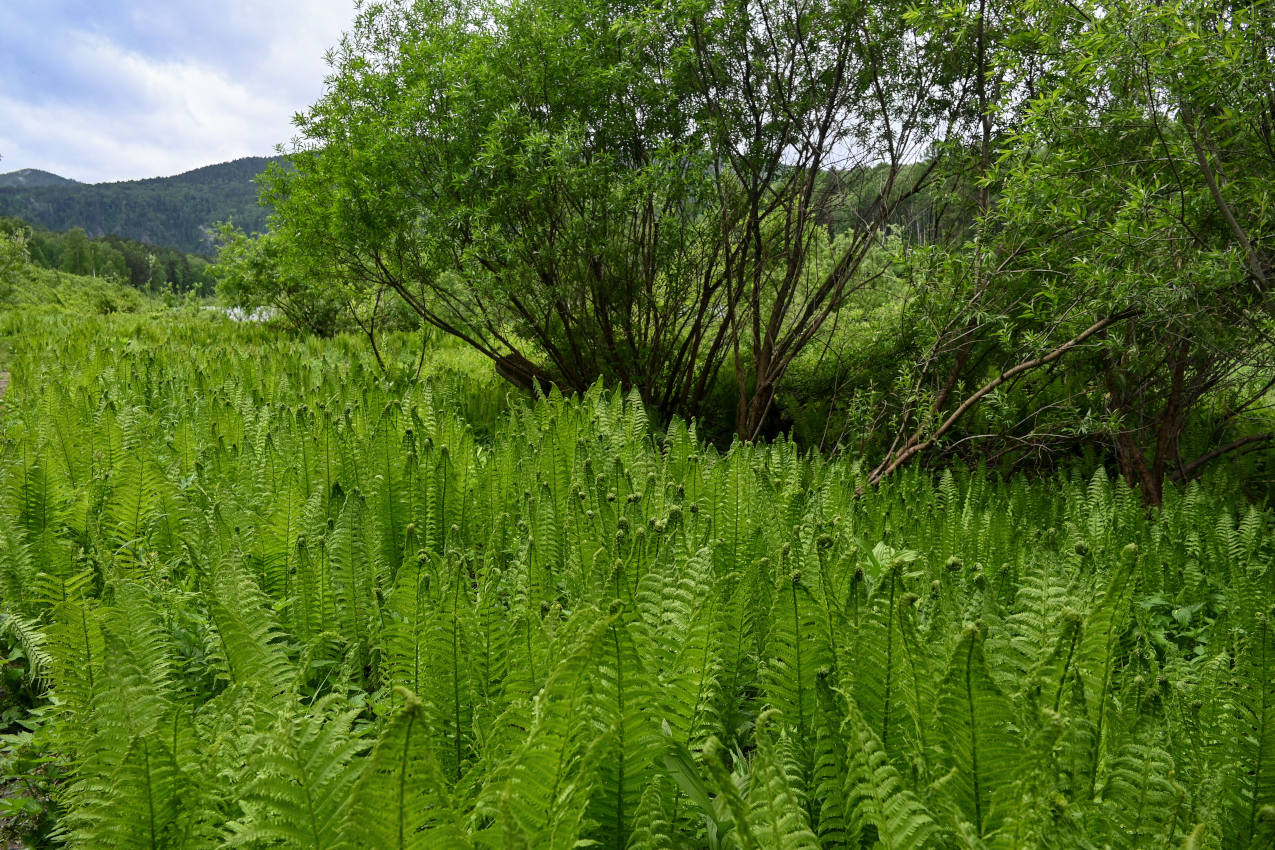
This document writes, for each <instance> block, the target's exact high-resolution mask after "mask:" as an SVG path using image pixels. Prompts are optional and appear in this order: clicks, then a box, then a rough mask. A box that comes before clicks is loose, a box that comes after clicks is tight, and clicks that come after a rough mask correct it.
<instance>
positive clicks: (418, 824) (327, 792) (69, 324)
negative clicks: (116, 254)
mask: <svg viewBox="0 0 1275 850" xmlns="http://www.w3.org/2000/svg"><path fill="white" fill-rule="evenodd" d="M12 321H16V320H11V322H12ZM9 330H10V331H12V330H14V327H10V328H9ZM401 354H402V358H403V359H404V362H402V363H401V365H399V366H394V365H392V366H391V371H392V376H391V377H387V376H385V375H383V374H382V373H381V372H380V371H379V370H378V368H377V367H376V364H375V361H372V360H369V357H368V356H367V355H365V354H364V352H363V348H362V347H361V346H360V345H358V344H357V343H356V342H352V341H350V342H343V341H341V340H337V341H335V342H327V343H321V342H317V341H300V342H298V341H281V340H279V339H277V338H272V337H270V336H268V335H267V334H266V333H265V332H263V331H262V330H261V329H259V328H254V327H231V326H230V325H229V324H227V323H214V322H212V321H211V320H208V321H204V320H193V319H192V320H172V321H168V322H166V323H163V324H161V323H158V322H155V321H154V320H148V319H136V318H129V317H118V316H117V317H108V318H104V319H95V320H69V319H65V318H44V319H39V320H35V319H30V320H25V321H24V322H23V325H22V333H21V334H20V335H19V336H17V337H16V338H15V340H14V352H13V363H12V369H13V385H12V387H11V389H10V392H9V395H8V396H7V397H6V399H5V400H4V402H3V409H2V411H0V439H2V440H3V442H2V444H0V445H2V449H0V462H2V468H0V482H2V484H3V509H2V510H0V593H2V594H3V596H2V605H3V612H4V623H5V626H4V629H5V634H6V639H7V640H8V642H9V644H10V645H11V646H14V647H17V648H19V649H20V654H21V655H22V656H23V657H24V658H26V659H27V660H28V663H29V673H30V676H31V677H32V679H33V680H34V682H35V683H36V685H37V687H38V688H42V689H43V688H47V694H48V704H47V705H46V706H45V707H44V708H42V709H40V711H41V715H40V720H41V722H40V724H39V727H38V728H39V731H38V733H37V736H36V737H37V739H38V741H39V742H40V745H41V746H43V747H45V748H46V749H47V750H48V751H49V752H52V753H55V754H56V755H57V757H58V758H59V759H60V760H61V761H62V762H63V764H64V765H65V766H66V767H67V770H68V776H69V779H68V780H67V781H66V782H65V783H63V784H62V785H61V786H60V787H59V789H58V792H57V798H56V802H57V805H58V807H59V813H58V815H59V823H60V829H61V830H62V832H63V833H64V834H65V836H66V837H67V838H68V839H69V841H70V843H71V844H72V845H73V846H79V847H113V848H131V847H211V846H222V845H224V846H233V847H312V848H333V847H348V848H368V847H370V848H395V847H430V848H432V847H444V848H451V847H457V848H462V847H475V848H477V847H501V848H515V847H526V848H555V847H562V848H569V847H576V846H590V845H591V846H599V847H612V848H674V847H723V848H727V847H728V848H790V847H791V848H798V847H809V848H817V847H826V848H836V847H852V848H868V847H884V848H921V847H935V848H939V847H979V848H981V847H987V848H998V847H1003V848H1019V847H1058V848H1083V847H1094V848H1099V847H1113V848H1115V847H1165V846H1174V847H1176V846H1189V847H1217V848H1242V847H1267V846H1270V842H1271V840H1272V836H1275V632H1273V630H1272V623H1271V617H1272V603H1273V602H1275V592H1273V589H1272V581H1273V580H1275V576H1273V575H1272V570H1271V568H1270V563H1271V560H1272V537H1271V515H1270V514H1269V512H1266V511H1264V510H1261V509H1259V508H1257V507H1246V506H1243V505H1239V504H1235V503H1233V502H1232V500H1231V499H1230V498H1229V496H1228V490H1227V487H1226V486H1225V482H1219V481H1215V482H1213V483H1211V484H1206V485H1193V486H1192V487H1191V488H1189V489H1186V490H1184V491H1181V492H1176V493H1171V494H1170V495H1169V496H1168V498H1166V504H1165V507H1164V509H1163V511H1162V512H1157V513H1155V514H1153V515H1152V514H1148V512H1147V511H1146V510H1145V509H1144V508H1143V507H1142V506H1141V504H1140V503H1139V500H1138V498H1137V497H1136V495H1135V494H1133V493H1132V492H1130V491H1129V490H1128V489H1126V488H1125V487H1124V486H1123V485H1122V484H1118V483H1111V482H1109V481H1108V480H1107V479H1106V478H1105V477H1103V476H1102V475H1101V474H1099V475H1097V476H1095V477H1092V478H1088V479H1085V478H1081V477H1072V478H1060V479H1058V480H1056V481H1055V482H1054V483H1052V484H1048V483H1046V484H1041V483H1036V484H1027V483H1024V482H1021V481H1016V482H1012V483H1008V484H993V483H989V482H988V481H987V480H986V479H984V478H982V477H978V476H972V475H967V474H964V473H944V474H943V475H942V476H941V477H939V478H937V479H934V480H932V479H931V478H929V477H924V476H922V475H921V474H920V473H910V474H904V475H901V476H900V477H899V478H898V479H897V480H893V481H890V482H888V483H887V484H885V485H883V486H882V487H881V488H880V489H879V490H867V491H866V492H864V493H863V494H862V495H859V496H856V491H857V490H858V489H859V488H860V487H861V485H862V484H863V476H862V475H861V473H860V470H858V469H857V468H856V467H855V466H853V465H849V464H844V463H836V462H828V461H826V460H822V459H820V458H818V457H814V456H808V455H803V454H802V453H800V452H798V451H797V450H796V449H795V448H794V447H793V446H792V445H790V444H788V443H785V442H778V443H775V444H772V445H765V446H762V445H758V446H748V445H737V446H735V447H734V448H733V449H732V450H730V451H729V452H726V453H719V452H716V451H714V450H712V449H711V448H706V447H705V446H704V445H703V444H702V443H701V442H700V441H699V440H697V438H696V434H695V430H694V428H693V427H691V426H688V425H685V424H680V423H675V424H674V425H673V426H672V427H671V428H670V430H669V431H668V432H667V433H663V434H656V433H654V432H653V431H652V429H651V427H650V426H649V424H648V422H647V419H646V417H645V414H644V412H643V409H642V408H641V406H639V405H638V404H635V403H633V402H631V401H625V400H624V399H622V398H619V397H617V396H615V395H611V394H608V393H606V392H603V391H601V390H598V391H594V392H592V393H590V394H589V395H587V396H586V397H584V398H583V399H580V400H576V401H567V400H563V399H561V398H550V399H544V400H540V401H537V402H535V403H534V404H531V403H526V404H524V403H518V404H515V405H514V407H513V408H512V409H511V410H510V411H509V412H507V413H505V414H501V416H500V417H499V418H497V417H496V414H495V413H494V412H493V410H492V408H491V400H490V398H491V388H490V387H485V388H484V387H481V386H479V387H476V386H475V383H474V382H473V381H472V380H470V379H468V378H465V377H463V376H461V375H459V374H458V373H456V372H455V371H454V370H451V369H449V368H448V367H447V364H446V363H445V362H439V363H437V364H435V366H434V368H432V369H430V368H427V369H426V370H425V372H426V377H425V379H424V380H423V381H421V382H420V383H416V384H413V383H410V382H409V381H408V380H406V378H407V377H410V375H411V372H412V370H413V367H414V365H415V364H414V363H412V362H409V361H407V360H406V359H405V358H408V357H409V355H410V352H408V351H406V350H404V351H403V352H401ZM391 359H392V360H395V358H391ZM395 362H397V360H395ZM394 369H400V370H401V372H402V374H401V375H399V374H398V373H395V372H394V371H393V370H394ZM470 419H473V420H475V424H483V423H489V422H490V421H496V422H497V424H495V425H494V426H491V427H487V426H486V425H484V427H483V428H481V429H479V430H476V429H475V427H474V425H471V423H470V421H469V420H470Z"/></svg>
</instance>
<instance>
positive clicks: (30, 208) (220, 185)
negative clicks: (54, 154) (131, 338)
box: [0, 157, 275, 257]
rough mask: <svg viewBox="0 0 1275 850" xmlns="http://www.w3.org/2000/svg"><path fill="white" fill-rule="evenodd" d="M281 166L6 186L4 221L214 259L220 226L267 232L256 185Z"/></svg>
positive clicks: (243, 162) (246, 163) (1, 208)
mask: <svg viewBox="0 0 1275 850" xmlns="http://www.w3.org/2000/svg"><path fill="white" fill-rule="evenodd" d="M274 161H275V160H274V159H272V158H269V157H247V158H244V159H237V160H235V161H234V162H226V163H222V164H220V165H210V166H207V167H204V168H198V169H195V170H194V171H188V172H186V173H185V174H179V175H177V176H175V177H156V178H151V179H148V180H129V181H124V182H120V183H92V184H89V183H74V182H70V181H67V182H62V183H56V184H53V183H52V181H48V180H42V181H38V182H39V183H42V184H44V185H22V186H10V185H5V184H4V183H3V182H0V215H4V216H11V217H14V218H20V219H22V220H24V221H26V222H29V223H30V224H33V225H37V226H39V227H42V228H46V229H48V230H54V231H67V230H71V229H72V228H76V227H78V228H80V229H82V230H83V231H84V232H85V233H87V234H88V235H89V236H94V237H97V236H116V237H120V238H122V239H129V240H133V241H135V242H142V243H145V244H147V245H162V246H165V247H169V248H173V249H176V250H178V251H182V252H184V253H187V254H201V255H204V256H208V257H211V255H212V254H213V252H214V249H215V246H214V244H213V241H212V234H213V231H214V227H215V225H217V224H218V223H220V222H224V221H233V222H234V223H235V224H236V225H237V226H239V227H241V228H243V229H244V230H246V231H248V232H260V231H263V230H264V229H265V225H266V210H264V209H263V208H262V207H261V206H260V205H259V204H258V203H257V187H256V185H255V184H254V182H253V181H254V180H255V179H256V177H257V176H258V175H259V174H261V172H262V171H264V170H265V169H266V167H267V166H268V165H269V164H270V163H271V162H274ZM51 176H53V175H51ZM3 177H4V175H0V181H2V178H3ZM11 182H12V181H11Z"/></svg>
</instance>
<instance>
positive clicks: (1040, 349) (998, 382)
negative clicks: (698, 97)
mask: <svg viewBox="0 0 1275 850" xmlns="http://www.w3.org/2000/svg"><path fill="white" fill-rule="evenodd" d="M1273 26H1275V15H1273V14H1272V11H1271V7H1270V6H1269V4H1254V5H1230V4H1223V5H1220V6H1219V5H1218V4H1215V3H1194V2H1177V3H1167V4H1161V5H1157V6H1154V7H1148V6H1147V5H1146V4H1142V3H1115V4H1107V3H1096V4H1066V5H1056V6H1055V5H1040V6H1037V7H1036V8H1035V11H1034V14H1033V15H1031V16H1028V17H1027V18H1026V19H1025V20H1024V21H1022V22H1020V23H1019V26H1017V27H1015V28H1012V29H1009V30H1006V31H1005V32H1004V35H1003V42H1002V43H1003V45H1004V46H1003V47H1001V48H998V49H997V50H996V51H995V52H993V53H992V54H991V55H990V59H989V62H990V63H991V64H990V65H989V67H994V68H996V69H997V70H996V72H995V74H996V76H995V79H996V80H997V81H998V84H999V85H1000V86H1001V87H1002V88H1003V90H1004V91H1003V94H1002V95H1001V96H1000V98H999V101H998V102H997V103H996V104H995V109H996V115H997V117H998V118H1000V119H1003V118H1004V117H1005V116H1006V115H1010V116H1017V118H1016V120H1015V121H1014V122H1012V123H1010V124H1003V125H1002V127H1001V128H1000V130H1001V131H1000V135H999V137H998V138H997V139H996V140H995V142H994V144H992V145H991V147H990V148H989V150H991V151H992V152H994V153H995V154H996V162H995V163H994V167H992V163H987V166H988V167H987V168H985V169H984V171H983V173H982V181H983V185H984V186H985V187H987V188H988V189H994V191H995V197H994V201H995V202H994V203H993V202H992V201H993V198H992V197H991V196H990V195H989V196H988V199H987V202H986V203H985V204H984V207H983V209H984V214H983V215H982V218H981V221H980V224H979V228H978V232H979V238H978V240H977V241H976V242H974V243H973V244H972V245H965V246H960V247H958V248H957V249H956V250H955V251H951V250H948V251H941V252H933V253H931V254H930V256H929V257H928V258H927V259H922V260H921V261H920V262H919V265H920V269H918V271H921V272H922V274H923V275H924V276H923V277H922V278H921V280H922V283H921V286H920V291H919V294H920V298H918V299H917V300H916V301H915V302H914V303H915V307H914V309H913V310H912V311H910V312H911V321H912V322H913V323H914V324H915V325H916V326H918V327H920V328H922V329H924V331H923V333H922V334H921V338H920V339H918V340H917V343H918V347H919V349H920V350H919V351H918V354H920V359H919V362H920V364H921V369H920V371H919V373H918V374H915V375H909V376H905V379H906V381H909V382H912V387H913V389H911V390H909V391H907V392H905V393H903V394H901V395H899V396H898V397H896V398H895V399H894V400H893V401H892V403H894V402H898V403H901V404H902V406H903V409H902V415H901V417H900V424H899V425H898V431H897V436H896V437H895V438H894V444H893V446H892V447H891V448H890V449H889V451H888V452H887V453H886V456H885V458H884V460H882V461H881V463H880V465H879V466H878V467H877V468H876V471H875V475H874V478H875V479H878V480H879V478H880V477H882V476H884V475H888V474H890V472H891V471H892V470H894V469H896V468H898V466H899V465H900V464H902V463H904V462H906V461H907V460H908V459H910V458H912V457H914V456H915V455H917V454H918V453H920V452H923V451H926V450H930V449H934V448H938V447H941V446H943V444H944V441H949V442H948V445H951V443H952V442H956V443H957V444H960V443H961V442H962V441H961V440H960V439H959V435H962V434H968V435H980V437H981V440H982V443H983V446H984V447H985V451H987V452H989V453H992V454H993V456H994V457H998V458H1005V459H1007V460H1008V461H1010V462H1012V460H1013V459H1016V458H1017V459H1028V460H1030V459H1031V458H1033V456H1035V457H1040V456H1041V455H1044V454H1047V453H1048V452H1050V451H1051V450H1055V449H1057V448H1074V447H1075V446H1077V445H1083V444H1085V443H1088V444H1091V445H1092V444H1097V445H1098V446H1100V447H1101V448H1102V449H1103V450H1104V452H1106V453H1109V454H1110V456H1112V457H1113V458H1114V461H1115V465H1117V466H1118V467H1119V469H1120V471H1121V473H1122V474H1123V475H1124V477H1125V478H1126V480H1128V481H1129V482H1130V484H1132V485H1133V486H1135V487H1137V488H1138V490H1139V491H1140V492H1141V493H1142V494H1143V496H1144V498H1145V499H1146V500H1147V501H1148V502H1151V503H1158V502H1159V501H1160V500H1161V499H1162V498H1163V492H1164V488H1165V484H1166V482H1169V481H1183V480H1187V479H1189V478H1190V477H1191V476H1192V475H1194V474H1196V473H1197V472H1198V471H1199V469H1200V468H1201V467H1202V465H1203V464H1205V463H1207V462H1208V461H1209V460H1211V459H1212V458H1214V457H1216V456H1218V455H1219V454H1223V453H1226V452H1228V451H1232V450H1237V449H1245V448H1253V447H1256V446H1259V445H1260V444H1261V443H1263V442H1265V441H1266V440H1268V439H1270V437H1271V433H1270V432H1269V430H1265V429H1262V426H1261V424H1260V422H1259V423H1256V424H1255V423H1252V422H1248V423H1246V421H1245V418H1246V411H1248V410H1249V409H1250V408H1252V407H1253V406H1254V405H1261V404H1262V403H1263V400H1264V398H1265V396H1266V393H1267V390H1268V389H1269V388H1270V384H1269V383H1267V382H1268V381H1269V380H1270V370H1271V364H1272V358H1271V347H1270V344H1269V340H1270V326H1271V301H1270V297H1269V289H1270V287H1269V279H1270V277H1271V274H1272V266H1271V262H1272V261H1271V257H1270V253H1269V250H1270V249H1269V243H1270V235H1271V233H1272V232H1273V231H1275V219H1272V217H1271V209H1272V207H1271V204H1270V203H1269V197H1268V196H1269V185H1270V175H1271V174H1273V173H1275V158H1273V157H1272V149H1271V145H1270V139H1271V118H1270V108H1269V107H1270V97H1271V91H1272V86H1273V85H1275V77H1273V76H1272V73H1271V68H1272V65H1271V63H1270V44H1271V40H1272V38H1273V36H1272V32H1273V30H1272V27H1273ZM1042 57H1048V58H1042ZM1023 91H1027V92H1029V93H1030V97H1027V98H1026V99H1024V98H1023V97H1022V92H1023ZM963 418H964V419H965V420H966V421H964V422H962V421H961V420H962V419H963ZM958 423H960V424H959V426H958ZM953 438H957V439H955V440H953ZM988 438H991V439H988Z"/></svg>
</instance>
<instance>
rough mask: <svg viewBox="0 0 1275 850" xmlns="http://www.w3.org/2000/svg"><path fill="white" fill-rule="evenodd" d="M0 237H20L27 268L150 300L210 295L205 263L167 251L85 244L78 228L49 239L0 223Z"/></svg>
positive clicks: (46, 233) (115, 240) (108, 240)
mask: <svg viewBox="0 0 1275 850" xmlns="http://www.w3.org/2000/svg"><path fill="white" fill-rule="evenodd" d="M0 234H7V235H8V236H10V237H11V238H12V237H15V236H17V235H19V234H23V236H22V238H23V241H24V242H25V244H26V246H27V250H28V254H29V258H30V260H31V262H32V264H33V265H35V266H36V267H38V268H42V269H50V270H57V271H61V272H67V273H68V274H73V275H79V276H81V277H91V278H100V279H106V280H114V281H118V282H120V283H123V284H126V285H128V286H131V287H133V288H134V289H139V290H142V291H143V292H149V293H152V294H159V293H163V292H169V291H171V292H192V291H193V292H196V293H198V294H201V295H208V294H211V292H212V287H213V283H214V278H213V275H212V270H211V268H210V265H209V263H208V261H207V260H205V259H204V258H203V257H198V256H193V255H189V254H183V253H182V252H180V251H178V250H175V249H173V248H168V247H164V246H159V245H147V244H143V243H141V242H135V241H133V240H131V239H122V238H120V237H117V236H105V237H100V238H95V239H91V238H89V236H88V234H86V233H85V232H84V230H83V229H82V228H79V227H73V228H71V229H70V230H68V231H67V232H65V233H55V232H53V231H51V230H45V229H44V228H42V227H30V226H28V225H27V224H26V223H25V222H23V221H21V220H19V219H14V218H0Z"/></svg>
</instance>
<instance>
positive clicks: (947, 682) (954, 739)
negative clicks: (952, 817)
mask: <svg viewBox="0 0 1275 850" xmlns="http://www.w3.org/2000/svg"><path fill="white" fill-rule="evenodd" d="M984 634H985V632H984V629H983V627H982V626H971V627H970V628H967V629H966V630H965V635H964V636H963V637H962V638H961V641H960V643H958V644H957V645H956V650H955V651H954V652H953V653H952V659H951V661H950V663H949V664H948V670H947V675H946V676H944V678H943V684H942V685H941V688H940V694H939V702H938V723H937V728H938V730H939V731H940V736H939V741H940V749H941V751H942V753H943V755H942V756H941V760H942V761H943V763H944V764H945V765H946V766H948V767H949V768H950V770H951V771H952V775H951V776H950V777H949V778H948V779H947V781H945V782H944V783H943V786H942V787H943V790H944V791H945V792H946V793H947V794H948V795H949V796H950V798H951V799H952V800H953V801H954V802H955V804H956V806H957V808H958V809H959V810H960V811H961V812H962V813H963V815H964V817H965V819H966V820H968V821H969V822H970V823H971V824H972V825H973V827H974V831H975V833H976V834H978V835H980V836H982V835H987V834H989V833H991V832H994V831H995V830H996V828H997V827H998V826H999V824H1000V822H1001V821H1002V820H1003V819H1004V817H1005V816H1006V813H1004V812H998V811H994V810H993V807H992V795H993V792H994V791H995V790H996V789H997V788H999V787H1000V786H1002V785H1003V784H1005V783H1007V782H1008V781H1009V780H1010V778H1011V777H1012V776H1013V773H1014V771H1015V769H1016V768H1017V767H1018V765H1019V761H1020V759H1021V756H1022V751H1021V748H1020V746H1019V741H1018V737H1017V736H1016V734H1015V732H1014V730H1013V728H1012V727H1013V722H1014V718H1013V714H1012V713H1011V710H1010V705H1009V701H1008V700H1006V699H1005V697H1004V696H1003V695H1002V694H1001V692H1000V690H999V689H998V688H997V687H996V684H995V683H994V682H993V681H992V678H991V675H990V674H989V673H988V671H987V663H986V662H985V661H984V658H983V646H984Z"/></svg>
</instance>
